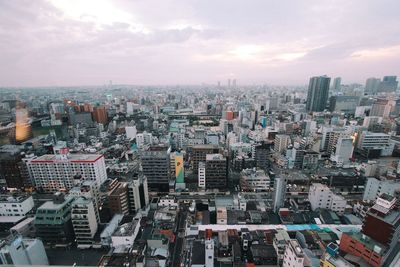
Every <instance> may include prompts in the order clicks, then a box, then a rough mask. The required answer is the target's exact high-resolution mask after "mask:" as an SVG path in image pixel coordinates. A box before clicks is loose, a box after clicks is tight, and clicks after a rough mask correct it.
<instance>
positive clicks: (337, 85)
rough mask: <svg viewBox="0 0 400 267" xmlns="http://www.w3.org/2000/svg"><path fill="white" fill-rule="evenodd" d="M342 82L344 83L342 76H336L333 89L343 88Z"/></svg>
mask: <svg viewBox="0 0 400 267" xmlns="http://www.w3.org/2000/svg"><path fill="white" fill-rule="evenodd" d="M341 84H342V78H340V77H336V78H335V79H333V84H332V89H333V90H334V91H336V92H337V91H340V89H341Z"/></svg>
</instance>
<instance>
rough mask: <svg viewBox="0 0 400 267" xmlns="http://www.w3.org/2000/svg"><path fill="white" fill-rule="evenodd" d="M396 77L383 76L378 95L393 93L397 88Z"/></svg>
mask: <svg viewBox="0 0 400 267" xmlns="http://www.w3.org/2000/svg"><path fill="white" fill-rule="evenodd" d="M398 83H399V82H398V81H397V76H384V77H383V79H382V82H381V83H380V86H379V92H380V93H394V92H396V90H397V86H398Z"/></svg>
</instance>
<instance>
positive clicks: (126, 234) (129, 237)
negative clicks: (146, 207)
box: [111, 218, 140, 248]
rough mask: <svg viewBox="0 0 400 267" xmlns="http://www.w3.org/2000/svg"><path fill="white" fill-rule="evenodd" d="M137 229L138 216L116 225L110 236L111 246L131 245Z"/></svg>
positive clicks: (138, 227) (138, 226) (138, 228)
mask: <svg viewBox="0 0 400 267" xmlns="http://www.w3.org/2000/svg"><path fill="white" fill-rule="evenodd" d="M139 230H140V218H135V219H133V221H132V222H128V223H124V224H122V225H120V226H118V227H117V229H116V230H115V232H114V233H113V234H112V236H111V246H112V247H113V248H116V247H120V246H124V247H132V246H133V243H134V242H135V239H136V236H137V235H138V233H139Z"/></svg>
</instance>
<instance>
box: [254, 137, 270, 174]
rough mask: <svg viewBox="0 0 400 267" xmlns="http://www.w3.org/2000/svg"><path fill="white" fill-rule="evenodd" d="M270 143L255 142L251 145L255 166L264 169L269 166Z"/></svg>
mask: <svg viewBox="0 0 400 267" xmlns="http://www.w3.org/2000/svg"><path fill="white" fill-rule="evenodd" d="M271 147H272V145H271V144H265V143H262V144H255V145H253V146H252V157H254V160H255V165H256V167H257V168H261V169H263V170H266V169H267V168H268V167H269V160H268V157H269V156H270V154H271V149H270V148H271Z"/></svg>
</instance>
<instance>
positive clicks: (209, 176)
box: [205, 154, 228, 189]
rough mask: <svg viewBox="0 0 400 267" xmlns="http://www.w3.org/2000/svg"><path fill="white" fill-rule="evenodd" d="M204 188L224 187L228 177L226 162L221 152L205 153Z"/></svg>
mask: <svg viewBox="0 0 400 267" xmlns="http://www.w3.org/2000/svg"><path fill="white" fill-rule="evenodd" d="M205 163H206V188H207V189H226V187H227V177H228V164H227V160H226V158H225V157H224V156H223V155H221V154H207V155H206V160H205Z"/></svg>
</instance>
